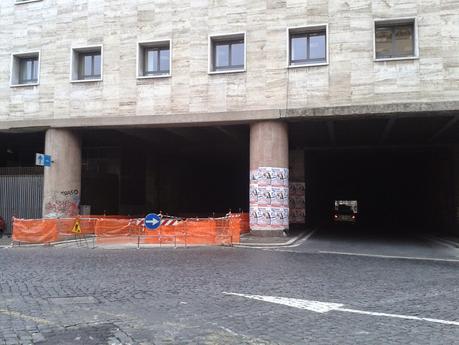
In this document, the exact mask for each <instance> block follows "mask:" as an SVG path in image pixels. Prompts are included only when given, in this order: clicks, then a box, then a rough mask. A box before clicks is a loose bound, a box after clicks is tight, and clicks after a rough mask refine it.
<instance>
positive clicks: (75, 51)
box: [70, 44, 104, 83]
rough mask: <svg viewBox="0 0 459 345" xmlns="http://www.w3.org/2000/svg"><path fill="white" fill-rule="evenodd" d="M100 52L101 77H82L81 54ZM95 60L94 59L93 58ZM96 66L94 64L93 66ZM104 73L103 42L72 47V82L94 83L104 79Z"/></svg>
mask: <svg viewBox="0 0 459 345" xmlns="http://www.w3.org/2000/svg"><path fill="white" fill-rule="evenodd" d="M97 51H99V52H100V77H99V78H94V79H80V56H81V55H89V54H91V53H93V54H94V53H95V52H97ZM93 60H94V59H93ZM92 68H94V65H93V67H92ZM103 75H104V47H103V45H101V44H97V45H88V46H78V47H72V48H71V49H70V82H71V83H94V82H101V81H103Z"/></svg>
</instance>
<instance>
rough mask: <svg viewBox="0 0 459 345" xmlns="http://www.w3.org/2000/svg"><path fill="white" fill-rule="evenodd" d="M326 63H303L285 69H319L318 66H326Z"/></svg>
mask: <svg viewBox="0 0 459 345" xmlns="http://www.w3.org/2000/svg"><path fill="white" fill-rule="evenodd" d="M328 65H329V63H328V62H317V63H304V64H298V65H288V66H287V68H304V67H320V66H328Z"/></svg>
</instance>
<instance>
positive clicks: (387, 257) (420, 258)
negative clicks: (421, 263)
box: [319, 250, 459, 262]
mask: <svg viewBox="0 0 459 345" xmlns="http://www.w3.org/2000/svg"><path fill="white" fill-rule="evenodd" d="M319 253H320V254H333V255H349V256H365V257H370V258H383V259H406V260H427V261H442V262H459V259H440V258H428V257H416V256H396V255H378V254H366V253H348V252H332V251H325V250H320V251H319Z"/></svg>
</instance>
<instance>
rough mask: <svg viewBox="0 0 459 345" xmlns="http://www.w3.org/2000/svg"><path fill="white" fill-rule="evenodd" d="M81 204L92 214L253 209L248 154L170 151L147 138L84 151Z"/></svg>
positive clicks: (219, 212)
mask: <svg viewBox="0 0 459 345" xmlns="http://www.w3.org/2000/svg"><path fill="white" fill-rule="evenodd" d="M83 158H84V159H83V174H82V200H81V203H82V205H89V206H90V208H91V213H92V214H121V215H135V216H144V215H145V214H146V213H149V212H160V211H161V212H163V213H164V214H169V215H173V216H190V217H208V216H212V215H214V214H215V215H224V214H226V213H227V212H228V211H229V210H231V211H233V212H237V211H244V212H248V204H249V190H248V189H249V186H248V184H249V183H248V181H249V171H248V166H249V154H248V146H247V147H246V149H245V150H241V149H240V147H234V149H232V150H230V151H224V152H218V150H213V148H212V147H204V148H203V147H201V148H196V149H194V150H193V152H192V153H190V152H189V151H188V150H167V149H166V148H161V147H154V146H146V145H145V143H143V142H136V141H130V142H123V145H122V146H120V147H115V148H107V149H96V148H92V147H85V148H84V150H83Z"/></svg>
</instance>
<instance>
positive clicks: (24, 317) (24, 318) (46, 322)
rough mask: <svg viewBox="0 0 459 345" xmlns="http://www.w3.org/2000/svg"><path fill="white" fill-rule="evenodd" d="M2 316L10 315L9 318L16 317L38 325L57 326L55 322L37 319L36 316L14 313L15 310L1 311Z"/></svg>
mask: <svg viewBox="0 0 459 345" xmlns="http://www.w3.org/2000/svg"><path fill="white" fill-rule="evenodd" d="M0 314H6V315H9V316H12V317H15V318H17V319H23V320H28V321H33V322H35V323H38V324H43V325H55V323H54V322H51V321H49V320H46V319H42V318H39V317H35V316H30V315H25V314H22V313H19V312H17V311H13V310H8V309H0Z"/></svg>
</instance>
